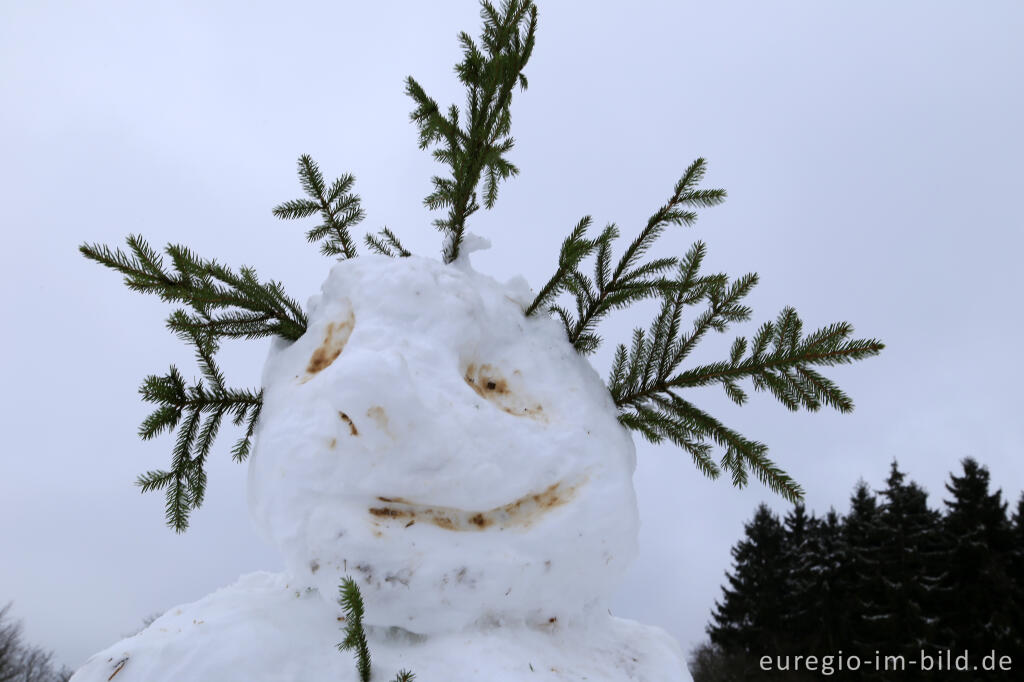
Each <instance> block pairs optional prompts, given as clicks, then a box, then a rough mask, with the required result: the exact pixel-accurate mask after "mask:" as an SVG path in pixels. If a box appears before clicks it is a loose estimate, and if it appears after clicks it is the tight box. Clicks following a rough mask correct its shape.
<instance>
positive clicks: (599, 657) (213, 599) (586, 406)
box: [72, 240, 690, 682]
mask: <svg viewBox="0 0 1024 682" xmlns="http://www.w3.org/2000/svg"><path fill="white" fill-rule="evenodd" d="M474 245H475V246H476V247H479V246H480V243H479V242H475V241H473V240H468V241H467V248H464V252H463V255H462V256H461V257H460V259H459V260H458V261H456V262H455V263H454V264H443V263H441V262H439V261H436V260H433V259H429V258H421V257H416V256H413V257H408V258H388V257H384V256H374V255H369V256H361V257H360V258H358V259H350V260H344V261H342V262H340V263H338V264H337V265H335V266H334V267H333V268H332V269H331V271H330V274H329V276H328V277H327V280H326V281H325V282H324V284H323V286H322V290H321V293H320V294H319V295H318V296H315V297H313V298H312V299H311V300H310V301H309V303H308V306H307V308H308V319H309V324H308V328H307V330H306V333H305V334H304V335H303V336H302V337H301V338H299V339H298V340H297V341H295V342H286V341H283V340H278V341H275V343H274V344H273V346H272V347H271V349H270V352H269V356H268V358H267V361H266V365H265V368H264V372H263V380H262V383H263V391H264V392H263V399H264V403H263V411H262V413H261V416H260V419H259V424H258V427H257V430H256V434H255V443H254V449H253V452H252V455H251V457H250V462H249V474H248V498H249V507H250V511H251V516H252V519H253V522H254V523H255V525H256V526H257V528H258V529H259V530H260V531H261V532H262V533H263V534H264V535H265V536H266V537H267V538H268V539H269V540H270V541H271V542H273V543H274V545H275V546H276V547H277V548H279V550H280V551H281V553H282V555H283V557H284V559H285V566H286V571H285V572H284V573H282V574H269V573H256V574H251V575H247V576H243V577H242V578H241V579H240V580H239V581H238V582H236V583H235V584H233V585H231V586H229V587H226V588H223V589H221V590H219V591H217V592H215V593H214V594H212V595H209V596H207V597H205V598H204V599H201V600H200V601H197V602H195V603H192V604H189V605H185V606H180V607H177V608H172V609H170V610H169V611H168V612H167V613H165V614H164V615H163V616H162V617H160V618H159V619H157V620H156V621H154V622H153V623H152V624H151V625H150V626H149V627H148V628H147V629H146V630H144V631H143V632H141V633H139V634H138V635H135V636H134V637H131V638H128V639H126V640H123V641H121V642H118V643H117V644H115V645H113V646H112V647H110V648H109V649H107V650H105V651H103V652H100V653H99V654H97V655H95V656H93V657H92V658H91V659H90V660H89V661H88V662H87V663H86V664H85V665H84V666H83V667H82V668H81V669H80V670H79V671H78V672H77V673H76V674H75V676H74V677H73V678H72V679H73V680H74V681H75V682H91V681H93V680H97V681H98V680H114V679H116V680H118V682H133V681H136V680H138V681H141V680H146V681H148V682H156V681H162V680H168V681H170V680H175V681H177V680H190V681H193V682H203V681H207V680H208V681H210V682H214V681H222V680H234V679H238V680H243V679H244V680H246V681H247V682H259V681H261V680H267V681H270V680H296V681H298V680H303V681H305V680H325V679H332V680H356V679H358V677H357V675H356V670H355V667H354V666H353V665H352V660H351V656H350V655H346V654H340V653H339V652H338V651H337V650H336V648H335V645H336V644H337V642H338V641H339V640H340V639H341V630H340V627H341V626H342V625H343V623H342V622H341V620H342V616H341V610H340V608H339V606H338V601H337V599H338V586H339V583H340V582H341V580H342V579H343V578H345V577H347V576H351V577H352V578H353V579H354V580H355V581H356V583H357V584H358V586H359V587H360V590H361V592H362V595H363V599H364V600H365V604H366V612H365V617H364V621H363V622H364V623H365V625H366V630H367V634H368V638H369V641H370V648H371V650H372V653H373V660H374V663H373V665H374V668H373V669H374V677H373V679H374V680H377V679H380V680H386V679H391V677H392V676H394V674H395V672H396V671H398V670H399V669H411V670H413V671H415V673H416V676H417V679H419V680H423V681H424V682H426V681H429V680H445V681H446V682H456V681H461V680H466V681H468V680H492V681H494V680H582V679H587V680H652V681H653V680H659V681H661V682H663V681H673V680H688V679H690V678H689V675H688V673H687V672H686V667H685V664H684V663H683V660H682V655H681V652H680V650H679V647H678V645H677V644H676V643H675V641H674V640H672V639H671V638H670V637H669V636H668V635H667V634H666V633H664V632H663V631H661V630H659V629H657V628H653V627H648V626H643V625H640V624H638V623H634V622H631V621H628V620H623V619H619V618H614V617H612V616H611V615H610V612H609V610H608V608H607V603H608V599H609V597H610V595H611V593H612V591H613V590H614V588H615V587H616V585H617V584H618V582H619V581H620V580H621V578H622V576H623V573H624V571H625V570H626V568H627V566H628V565H629V563H630V562H631V560H632V559H633V558H634V557H635V555H636V553H637V530H638V519H637V506H636V499H635V493H634V489H633V484H632V475H633V470H634V468H635V463H636V461H635V451H634V447H633V443H632V440H631V438H630V436H629V434H628V433H627V432H626V430H625V429H624V428H623V427H622V426H621V425H620V424H619V422H618V420H617V417H616V409H615V406H614V404H613V403H612V400H611V398H610V396H609V393H608V390H607V388H606V387H605V385H604V384H603V382H602V381H601V379H600V377H599V376H598V375H597V373H596V372H595V371H594V369H593V368H592V367H591V366H590V364H589V363H588V362H587V361H586V360H585V359H584V358H583V357H581V356H580V355H579V354H578V353H577V352H576V350H575V349H574V348H573V346H572V345H571V344H570V343H569V342H568V341H567V339H566V335H565V330H564V328H563V326H562V325H561V323H559V322H558V321H557V320H553V319H551V318H547V317H545V316H536V317H528V316H526V315H525V314H524V310H525V308H526V307H527V306H528V305H529V303H530V301H531V300H532V298H533V293H532V292H531V291H530V289H529V287H528V286H527V285H526V283H525V281H524V280H522V279H515V280H513V281H511V282H508V283H505V284H502V283H499V282H497V281H495V280H494V279H492V278H490V277H488V276H486V275H483V274H480V273H478V272H476V271H475V270H474V269H473V268H472V266H471V265H470V263H469V259H468V253H469V252H470V251H471V250H472V249H473V246H474Z"/></svg>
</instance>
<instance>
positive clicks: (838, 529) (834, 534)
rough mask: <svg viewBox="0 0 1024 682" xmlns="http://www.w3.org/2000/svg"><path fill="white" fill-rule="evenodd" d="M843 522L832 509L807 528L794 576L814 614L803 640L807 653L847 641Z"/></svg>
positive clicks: (836, 647) (835, 648)
mask: <svg viewBox="0 0 1024 682" xmlns="http://www.w3.org/2000/svg"><path fill="white" fill-rule="evenodd" d="M842 531H843V521H842V519H841V518H840V516H839V515H838V514H837V513H836V511H835V510H834V509H830V510H829V511H828V513H827V514H826V515H825V517H824V518H823V519H815V520H814V523H813V524H812V525H811V526H810V527H809V528H808V531H807V539H806V541H805V543H804V548H805V550H804V552H803V556H802V557H801V559H802V563H801V565H800V566H799V567H798V568H797V575H799V576H801V578H802V579H803V580H804V581H806V582H805V584H804V585H802V586H801V587H802V588H803V591H804V593H805V594H807V595H809V599H806V602H807V603H808V607H807V611H808V612H809V613H810V614H813V615H814V619H813V621H810V619H809V622H813V624H814V625H816V627H814V629H813V630H812V631H811V632H810V633H809V635H810V636H808V637H807V638H806V639H804V640H803V641H804V642H805V650H806V651H807V652H808V653H812V654H813V653H814V652H818V651H837V650H839V649H841V648H842V647H843V646H845V645H846V644H847V643H848V642H850V641H851V640H850V627H849V622H850V621H849V608H850V607H851V604H850V593H849V587H848V584H847V581H846V576H845V568H846V565H847V560H848V556H847V552H846V547H845V545H844V543H843V541H842Z"/></svg>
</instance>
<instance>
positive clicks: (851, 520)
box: [842, 480, 887, 674]
mask: <svg viewBox="0 0 1024 682" xmlns="http://www.w3.org/2000/svg"><path fill="white" fill-rule="evenodd" d="M884 533H885V530H884V528H883V526H882V519H881V510H880V509H879V506H878V499H877V498H876V497H875V494H874V492H872V490H871V488H870V487H869V486H868V484H867V483H866V482H864V481H863V480H860V481H858V482H857V485H856V487H855V488H854V492H853V495H852V496H851V498H850V511H849V513H848V514H847V515H846V517H845V519H844V522H843V530H842V537H843V544H844V546H845V549H846V556H847V563H846V566H845V570H844V571H843V578H844V582H845V583H846V585H847V587H848V590H849V593H850V594H851V600H850V605H851V608H850V610H849V616H848V620H849V628H850V644H851V645H852V646H853V647H856V650H857V652H858V655H861V656H865V655H871V654H873V653H874V651H876V650H878V649H880V648H883V647H884V645H885V642H884V641H882V640H881V639H880V638H879V637H878V635H877V633H876V629H875V620H874V618H875V617H876V616H877V614H879V613H881V612H882V602H883V597H884V588H885V585H884V583H883V577H882V557H881V552H882V546H883V545H884V544H885V543H886V541H887V539H886V537H885V535H884ZM865 674H867V673H865Z"/></svg>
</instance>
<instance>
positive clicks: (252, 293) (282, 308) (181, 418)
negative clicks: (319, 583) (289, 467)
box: [80, 235, 307, 533]
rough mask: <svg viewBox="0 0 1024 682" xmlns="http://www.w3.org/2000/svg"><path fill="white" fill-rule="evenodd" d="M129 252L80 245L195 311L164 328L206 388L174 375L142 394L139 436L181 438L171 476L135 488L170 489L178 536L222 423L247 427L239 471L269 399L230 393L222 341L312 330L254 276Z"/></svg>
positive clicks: (194, 504)
mask: <svg viewBox="0 0 1024 682" xmlns="http://www.w3.org/2000/svg"><path fill="white" fill-rule="evenodd" d="M127 244H128V252H127V253H126V252H124V251H122V250H121V249H114V250H112V249H110V248H109V247H108V246H106V245H93V244H83V245H82V246H81V247H80V250H81V252H82V253H83V255H85V256H86V257H87V258H89V259H91V260H95V261H97V262H99V263H100V264H102V265H105V266H107V267H109V268H111V269H113V270H116V271H118V272H120V273H121V274H122V275H124V277H125V283H126V284H127V285H128V287H129V288H130V289H132V290H134V291H140V292H143V293H151V294H156V295H158V296H159V297H160V298H161V299H163V300H165V301H171V302H175V303H184V304H185V305H187V306H188V307H189V308H191V310H192V312H191V313H189V312H187V311H185V310H181V309H179V310H176V311H175V312H174V313H173V314H171V316H170V317H169V318H168V319H167V327H168V329H170V330H171V331H172V332H174V333H175V335H177V336H178V337H179V338H181V339H182V340H183V341H185V342H186V343H188V344H189V345H191V346H192V347H193V348H194V350H195V353H196V361H197V362H198V364H199V369H200V373H201V375H202V379H200V380H199V381H197V382H196V383H194V384H192V385H190V386H189V385H187V384H186V382H185V379H184V377H183V376H182V375H181V372H180V371H178V369H177V368H176V367H174V366H171V368H170V371H169V372H168V373H167V374H166V375H164V376H156V375H152V376H148V377H146V378H145V379H144V380H143V382H142V386H140V387H139V392H140V394H141V395H142V399H143V400H144V401H146V402H150V403H154V404H155V405H157V407H156V409H155V410H154V411H153V412H152V413H150V414H149V416H147V417H146V418H145V419H144V420H143V422H142V424H141V425H140V427H139V436H140V437H141V438H142V439H143V440H149V439H152V438H155V437H157V436H158V435H160V434H163V433H171V432H175V431H176V435H175V440H174V447H173V449H172V451H171V455H172V461H171V468H170V470H168V471H160V470H157V471H148V472H146V473H144V474H142V475H141V476H139V477H138V479H137V481H136V484H137V485H138V486H139V487H140V488H141V489H142V491H143V492H149V491H151V490H165V494H166V504H165V514H166V518H167V524H168V525H169V526H170V527H171V528H173V529H174V530H175V531H176V532H179V533H181V532H184V531H185V530H186V529H187V528H188V521H189V515H190V513H191V512H192V511H193V510H195V509H198V508H199V507H200V506H201V505H202V503H203V499H204V497H205V494H206V460H207V458H208V457H209V455H210V452H211V451H212V449H213V444H214V442H215V440H216V438H217V435H218V434H219V433H220V429H221V425H222V422H223V419H224V417H230V418H231V420H232V422H233V423H234V424H235V425H236V426H239V427H241V426H244V427H245V433H244V435H243V436H242V437H241V438H240V439H239V440H238V441H237V442H236V443H235V445H234V447H233V448H232V449H231V454H232V458H233V459H234V460H235V461H237V462H241V461H243V460H245V458H246V457H247V456H248V455H249V451H250V449H251V445H252V437H253V434H254V432H255V429H256V424H257V422H258V420H259V416H260V410H261V408H262V405H263V392H262V391H259V392H256V391H253V390H241V389H232V388H228V387H227V385H226V383H225V378H224V375H223V373H222V372H221V370H220V368H219V367H218V366H217V364H216V362H215V359H214V357H215V355H216V353H217V350H218V348H219V344H218V340H219V339H222V338H227V339H237V338H242V339H258V338H263V337H266V336H280V337H283V338H285V339H288V340H292V341H294V340H295V339H297V338H299V337H300V336H302V334H303V333H305V331H306V324H307V323H306V317H305V315H304V314H303V312H302V309H301V308H300V307H299V304H298V303H297V302H295V301H294V300H292V299H291V298H289V297H288V296H287V295H286V294H285V293H284V289H283V288H282V287H281V285H280V284H278V283H277V282H273V281H271V282H268V283H266V284H263V283H261V282H260V281H259V279H258V278H257V276H256V273H255V271H254V270H252V269H251V268H246V267H243V268H241V269H240V270H239V272H238V273H235V272H233V271H232V270H230V269H229V268H227V267H225V266H223V265H221V264H219V263H217V262H216V261H212V260H203V259H201V258H199V257H198V256H196V255H195V254H193V253H192V252H191V251H190V250H189V249H187V248H185V247H183V246H178V245H168V246H167V247H166V248H165V249H164V254H165V255H166V256H167V257H168V258H169V260H170V263H171V266H170V268H168V267H166V266H165V265H164V261H163V257H162V256H160V255H159V254H157V252H156V251H154V250H153V248H152V247H150V246H149V244H147V243H146V241H145V240H143V239H142V238H141V237H139V236H137V235H131V236H129V237H128V240H127Z"/></svg>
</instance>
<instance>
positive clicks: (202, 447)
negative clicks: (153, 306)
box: [136, 310, 263, 533]
mask: <svg viewBox="0 0 1024 682" xmlns="http://www.w3.org/2000/svg"><path fill="white" fill-rule="evenodd" d="M168 326H169V327H171V328H173V329H175V330H176V331H177V333H178V336H180V337H181V338H182V339H183V340H185V341H186V342H187V343H189V344H191V345H192V346H193V347H194V348H195V353H196V360H197V362H198V363H199V368H200V371H201V373H202V377H203V378H202V379H200V380H199V381H197V382H196V383H194V384H192V385H191V386H187V385H186V384H185V380H184V378H183V377H182V375H181V373H180V372H179V371H178V369H177V368H176V367H175V366H173V365H172V366H171V368H170V371H169V372H168V373H167V374H166V375H164V376H156V375H150V376H148V377H146V378H145V379H144V380H143V382H142V386H140V387H139V393H140V394H141V395H142V399H143V400H144V401H146V402H149V403H154V404H156V405H157V406H158V407H157V408H156V409H155V410H154V411H153V412H152V413H151V414H150V415H149V416H148V417H146V418H145V420H143V422H142V424H141V426H140V427H139V437H140V438H142V439H143V440H150V439H152V438H155V437H156V436H158V435H160V434H161V433H164V432H171V431H174V430H175V429H176V428H177V437H176V438H175V442H174V448H173V450H172V463H171V469H170V470H169V471H161V470H157V471H148V472H146V473H144V474H142V475H140V476H139V477H138V479H137V480H136V485H138V486H139V487H140V488H142V492H144V493H145V492H149V491H151V490H166V505H165V513H166V516H167V524H168V525H169V526H170V527H171V528H173V529H174V530H175V531H176V532H179V533H181V532H184V531H185V530H186V529H187V528H188V519H189V515H190V513H191V512H192V510H194V509H198V508H199V507H200V506H201V505H202V503H203V498H204V496H205V493H206V469H205V466H206V460H207V458H208V457H209V454H210V451H211V449H212V447H213V442H214V439H215V438H216V437H217V433H218V432H219V430H220V426H221V421H222V419H223V418H224V417H225V416H230V417H231V418H232V420H233V422H234V423H235V425H237V426H241V425H242V424H243V423H245V424H246V432H245V435H244V436H242V438H240V439H239V440H238V442H237V443H236V444H235V446H234V448H233V449H232V452H233V454H234V459H235V460H236V461H241V460H243V459H244V458H245V457H246V456H247V455H248V452H249V447H250V442H251V440H252V434H253V430H254V429H255V426H256V422H257V420H258V419H259V414H260V408H261V407H262V404H263V392H262V391H259V392H254V391H252V390H241V389H232V388H228V387H227V386H226V385H225V381H224V375H223V373H222V372H221V370H220V368H219V367H218V366H217V364H216V362H215V360H214V356H215V354H216V352H217V343H216V341H215V340H214V337H213V336H212V335H211V334H210V333H209V331H208V326H207V321H206V320H204V319H197V318H192V317H190V316H189V315H187V314H186V313H185V311H183V310H177V311H175V312H174V313H173V314H172V315H171V318H170V319H169V320H168ZM204 380H205V383H204ZM183 420H184V421H183Z"/></svg>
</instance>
